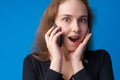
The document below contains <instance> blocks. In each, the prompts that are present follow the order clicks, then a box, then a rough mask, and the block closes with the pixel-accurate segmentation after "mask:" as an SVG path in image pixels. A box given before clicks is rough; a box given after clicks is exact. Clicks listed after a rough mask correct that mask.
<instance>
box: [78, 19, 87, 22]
mask: <svg viewBox="0 0 120 80" xmlns="http://www.w3.org/2000/svg"><path fill="white" fill-rule="evenodd" d="M79 22H82V23H87V19H85V18H80V20H79Z"/></svg>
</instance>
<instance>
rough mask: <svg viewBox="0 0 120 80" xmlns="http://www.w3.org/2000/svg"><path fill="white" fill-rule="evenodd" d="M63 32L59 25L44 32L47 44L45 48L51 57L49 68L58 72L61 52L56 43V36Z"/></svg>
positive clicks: (60, 63)
mask: <svg viewBox="0 0 120 80" xmlns="http://www.w3.org/2000/svg"><path fill="white" fill-rule="evenodd" d="M62 33H63V32H62V31H60V27H56V28H54V27H52V28H50V29H49V30H48V32H47V33H46V34H45V40H46V44H47V48H48V50H49V53H50V59H51V65H50V68H51V69H53V70H55V71H57V72H60V71H61V67H60V66H62V57H63V54H62V52H61V50H60V47H59V46H58V44H57V38H58V37H59V36H60V35H61V34H62Z"/></svg>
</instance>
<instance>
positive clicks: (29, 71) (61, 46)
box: [23, 0, 114, 80]
mask: <svg viewBox="0 0 120 80" xmlns="http://www.w3.org/2000/svg"><path fill="white" fill-rule="evenodd" d="M92 20H93V16H92V12H91V9H90V7H89V4H88V1H87V0H52V2H51V4H50V5H49V7H48V8H47V10H46V12H45V14H44V16H43V19H42V22H41V26H40V28H39V29H38V35H37V38H36V41H35V47H34V48H35V49H36V52H34V53H32V54H30V55H28V56H27V57H26V58H25V60H24V67H23V80H114V79H113V71H112V64H111V59H110V56H109V54H108V53H107V52H106V51H104V50H97V51H90V50H88V49H87V48H86V47H87V45H88V41H89V39H90V37H91V34H92V33H91V26H92Z"/></svg>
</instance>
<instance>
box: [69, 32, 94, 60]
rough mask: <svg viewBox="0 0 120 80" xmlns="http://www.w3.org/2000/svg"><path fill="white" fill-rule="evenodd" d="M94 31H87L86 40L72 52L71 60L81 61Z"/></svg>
mask: <svg viewBox="0 0 120 80" xmlns="http://www.w3.org/2000/svg"><path fill="white" fill-rule="evenodd" d="M91 35H92V33H87V35H86V36H85V38H84V40H83V41H82V43H80V45H79V46H78V48H77V49H76V50H75V51H74V52H72V53H70V59H71V61H73V60H77V61H80V60H82V59H81V58H82V54H83V52H84V50H85V49H86V45H87V43H88V41H89V39H90V37H91Z"/></svg>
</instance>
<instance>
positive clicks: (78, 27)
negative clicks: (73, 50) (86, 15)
mask: <svg viewBox="0 0 120 80" xmlns="http://www.w3.org/2000/svg"><path fill="white" fill-rule="evenodd" d="M71 28H72V31H73V32H76V33H80V26H79V24H78V22H77V21H75V22H73V24H72V27H71Z"/></svg>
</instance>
